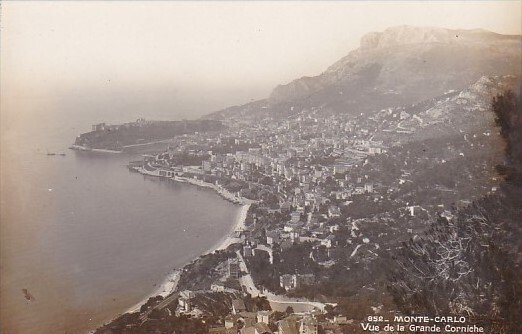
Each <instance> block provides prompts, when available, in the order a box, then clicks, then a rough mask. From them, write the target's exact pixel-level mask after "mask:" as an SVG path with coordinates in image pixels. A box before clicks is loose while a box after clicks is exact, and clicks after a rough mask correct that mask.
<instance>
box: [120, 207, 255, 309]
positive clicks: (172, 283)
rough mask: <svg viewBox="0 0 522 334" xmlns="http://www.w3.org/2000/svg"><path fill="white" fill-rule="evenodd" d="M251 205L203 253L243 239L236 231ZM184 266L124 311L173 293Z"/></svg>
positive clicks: (242, 225)
mask: <svg viewBox="0 0 522 334" xmlns="http://www.w3.org/2000/svg"><path fill="white" fill-rule="evenodd" d="M250 205H251V203H247V204H244V205H242V207H241V209H240V211H239V213H238V215H237V218H236V221H235V224H234V225H233V226H232V227H231V228H230V231H229V232H228V233H227V235H226V236H224V237H223V239H221V240H220V241H219V242H218V243H217V244H216V245H214V246H213V247H211V248H209V249H208V250H207V251H206V252H204V253H203V254H202V255H204V254H210V253H213V252H215V251H217V250H224V249H226V248H227V247H228V246H230V245H232V244H234V243H238V242H241V239H239V238H236V237H235V233H236V231H242V230H243V229H244V228H245V220H246V218H247V214H248V210H249V209H250ZM182 268H183V267H182ZM182 268H179V269H174V270H173V271H172V273H171V274H169V275H168V276H167V278H166V279H165V281H164V282H163V283H162V284H161V285H160V286H159V287H158V289H156V290H155V291H154V292H152V293H151V294H150V295H148V296H147V297H146V298H144V299H143V300H141V301H140V302H139V303H137V304H135V305H134V306H132V307H130V308H129V309H127V310H126V311H125V312H124V313H134V312H137V311H139V309H140V307H141V306H142V305H143V304H145V303H146V302H147V300H149V298H151V297H155V296H162V297H167V296H168V295H170V294H171V293H173V292H175V291H176V288H177V285H178V282H179V278H180V275H181V270H182Z"/></svg>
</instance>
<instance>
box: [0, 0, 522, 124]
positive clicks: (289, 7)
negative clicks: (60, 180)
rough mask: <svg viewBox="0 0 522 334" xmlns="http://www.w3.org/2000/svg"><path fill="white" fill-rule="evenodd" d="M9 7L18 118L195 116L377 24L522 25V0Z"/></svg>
mask: <svg viewBox="0 0 522 334" xmlns="http://www.w3.org/2000/svg"><path fill="white" fill-rule="evenodd" d="M0 6H1V14H0V15H1V16H0V20H1V21H0V25H1V31H0V34H1V35H0V43H1V44H0V57H1V64H0V70H1V72H0V80H1V82H0V83H1V86H0V88H1V92H0V93H1V98H2V102H1V103H2V104H1V106H2V111H1V112H2V116H3V118H4V121H7V122H8V123H9V120H12V119H13V118H21V119H23V116H22V115H24V112H27V113H30V112H40V113H47V114H49V115H51V116H52V113H53V112H62V113H63V112H65V111H64V110H63V109H68V110H69V111H67V112H70V113H74V112H92V111H95V112H97V113H99V114H100V115H104V114H110V113H111V112H117V113H118V115H119V116H118V117H121V118H125V117H127V115H128V117H129V118H131V116H136V115H141V114H144V115H153V116H157V117H158V118H181V117H183V118H195V117H198V116H200V115H202V114H205V113H208V112H211V111H214V110H218V109H221V108H224V107H227V106H230V105H237V104H242V103H245V102H248V101H251V100H256V99H260V98H264V97H267V96H268V95H269V94H270V91H271V90H272V89H273V88H274V87H275V86H276V85H278V84H284V83H288V82H289V81H291V80H293V79H296V78H299V77H302V76H305V75H307V76H311V75H318V74H320V73H321V72H322V71H324V70H325V69H326V68H327V67H328V66H329V65H331V64H333V63H334V62H335V61H336V60H338V59H340V58H341V57H343V56H345V55H346V54H347V53H348V52H349V51H351V50H353V49H355V48H357V47H358V44H359V40H360V38H361V37H362V36H363V35H364V34H365V33H367V32H370V31H382V30H384V29H386V28H387V27H390V26H397V25H404V24H406V25H414V26H439V27H448V28H464V29H473V28H483V29H487V30H491V31H494V32H498V33H503V34H521V30H522V27H521V22H522V2H521V1H492V2H488V1H478V2H472V1H466V2H456V1H440V2H428V3H426V2H411V1H401V2H395V1H386V2H377V1H375V2H374V1H366V2H351V1H347V2H342V1H334V2H324V1H321V2H312V1H306V2H301V1H290V2H277V3H276V2H268V1H257V2H225V1H212V2H195V1H192V2H190V1H189V2H174V1H160V2H140V1H130V2H125V1H108V2H96V1H78V2H74V1H54V2H36V1H28V2H23V1H2V2H1V4H0ZM37 106H38V108H37ZM100 117H103V116H100ZM131 119H132V118H131Z"/></svg>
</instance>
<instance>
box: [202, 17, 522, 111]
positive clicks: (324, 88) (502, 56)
mask: <svg viewBox="0 0 522 334" xmlns="http://www.w3.org/2000/svg"><path fill="white" fill-rule="evenodd" d="M521 41H522V36H520V35H502V34H498V33H494V32H490V31H487V30H483V29H471V30H463V29H446V28H436V27H411V26H398V27H391V28H388V29H386V30H384V31H382V32H370V33H368V34H366V35H364V36H363V37H362V38H361V43H360V46H359V48H357V49H355V50H352V51H351V52H349V53H348V54H347V55H346V56H345V57H343V58H341V59H339V60H338V61H337V62H335V63H334V64H332V65H331V66H329V67H328V68H327V69H326V70H325V71H324V72H323V73H321V74H319V75H317V76H313V77H310V76H305V77H301V78H299V79H296V80H293V81H291V82H289V83H287V84H283V85H278V86H276V87H275V88H274V89H273V91H272V93H271V94H270V96H269V97H267V99H262V100H258V101H254V102H252V103H248V104H245V105H242V106H235V107H230V108H227V109H224V110H221V111H217V112H215V113H212V114H210V115H208V116H207V117H209V118H223V117H225V118H226V117H229V116H234V117H236V116H239V115H243V116H249V115H248V114H249V113H260V114H270V115H276V116H277V115H285V114H289V113H290V114H291V112H292V111H294V110H296V111H297V110H299V108H310V107H318V106H327V109H330V110H333V111H334V112H338V113H346V112H358V111H361V110H362V111H364V110H365V109H379V108H383V107H388V106H392V105H400V104H409V103H415V102H419V101H421V100H424V99H429V98H432V97H434V96H437V95H441V94H443V93H444V92H445V91H448V90H462V89H465V88H466V87H468V86H469V85H471V84H472V83H474V82H476V81H477V80H478V79H480V78H481V77H482V76H488V75H500V76H502V75H515V76H517V77H518V76H520V73H521V72H522V70H521V65H520V64H521V62H522V60H521V53H522V52H521V45H522V43H521ZM293 107H294V110H290V109H292V108H293ZM296 108H297V109H296Z"/></svg>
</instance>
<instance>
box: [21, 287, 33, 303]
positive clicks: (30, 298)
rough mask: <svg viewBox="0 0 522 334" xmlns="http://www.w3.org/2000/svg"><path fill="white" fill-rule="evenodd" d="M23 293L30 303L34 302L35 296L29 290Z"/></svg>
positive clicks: (24, 290) (23, 290)
mask: <svg viewBox="0 0 522 334" xmlns="http://www.w3.org/2000/svg"><path fill="white" fill-rule="evenodd" d="M22 292H23V294H24V298H25V299H27V300H28V301H30V302H31V301H34V299H35V298H34V296H33V295H32V294H31V293H30V292H29V290H27V289H22Z"/></svg>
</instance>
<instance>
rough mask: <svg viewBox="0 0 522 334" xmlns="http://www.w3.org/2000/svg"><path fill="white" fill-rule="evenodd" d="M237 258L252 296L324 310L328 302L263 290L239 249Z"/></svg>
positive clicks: (247, 288)
mask: <svg viewBox="0 0 522 334" xmlns="http://www.w3.org/2000/svg"><path fill="white" fill-rule="evenodd" d="M236 254H237V258H238V260H239V267H240V269H241V271H242V272H244V273H245V274H244V275H242V276H241V278H240V279H239V281H240V283H241V285H242V286H244V287H245V288H246V290H247V292H248V293H250V294H251V295H252V296H254V297H255V296H260V297H263V296H264V297H266V299H267V300H268V301H269V302H270V303H271V304H272V303H276V304H288V306H292V304H295V305H296V306H297V305H303V306H310V307H315V308H318V309H320V310H324V308H325V306H326V304H323V303H320V302H312V301H309V300H303V299H295V298H289V297H286V296H283V295H276V294H273V293H271V292H268V291H267V292H264V293H263V292H261V291H259V289H258V288H257V287H256V285H255V284H254V280H253V279H252V275H250V272H249V271H248V267H247V265H246V263H245V260H244V259H243V256H242V255H241V253H240V252H239V251H236Z"/></svg>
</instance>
